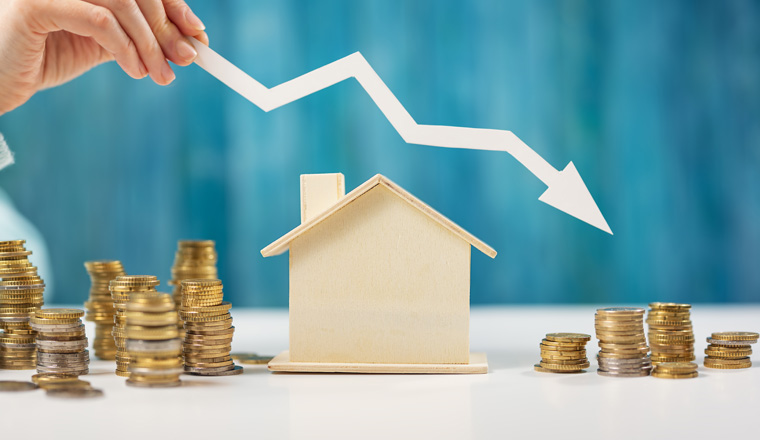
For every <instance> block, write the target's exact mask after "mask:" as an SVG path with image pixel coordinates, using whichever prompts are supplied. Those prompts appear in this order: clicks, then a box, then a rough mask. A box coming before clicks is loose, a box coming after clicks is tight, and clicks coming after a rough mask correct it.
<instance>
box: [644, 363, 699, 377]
mask: <svg viewBox="0 0 760 440" xmlns="http://www.w3.org/2000/svg"><path fill="white" fill-rule="evenodd" d="M697 368H699V366H698V365H697V364H695V363H694V362H664V363H661V364H659V365H657V366H656V367H655V369H654V371H659V372H662V373H673V374H675V373H688V372H692V371H697Z"/></svg>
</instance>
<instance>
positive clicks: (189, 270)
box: [169, 240, 219, 333]
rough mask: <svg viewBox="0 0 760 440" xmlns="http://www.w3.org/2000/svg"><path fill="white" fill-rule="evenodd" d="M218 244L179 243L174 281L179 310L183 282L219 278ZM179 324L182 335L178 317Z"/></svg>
mask: <svg viewBox="0 0 760 440" xmlns="http://www.w3.org/2000/svg"><path fill="white" fill-rule="evenodd" d="M215 246H216V243H214V241H213V240H180V241H179V242H178V243H177V253H176V254H175V255H174V266H172V279H171V280H170V281H169V285H170V286H174V292H173V295H174V302H175V303H176V304H177V308H178V309H179V307H180V303H181V302H182V286H181V283H182V280H191V279H206V280H213V279H216V278H218V277H219V276H218V275H217V269H216V262H217V254H216V247H215ZM177 324H178V326H179V328H180V333H183V332H184V328H183V325H182V324H183V321H182V319H181V318H179V317H178V321H177Z"/></svg>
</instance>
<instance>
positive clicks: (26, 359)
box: [0, 240, 45, 370]
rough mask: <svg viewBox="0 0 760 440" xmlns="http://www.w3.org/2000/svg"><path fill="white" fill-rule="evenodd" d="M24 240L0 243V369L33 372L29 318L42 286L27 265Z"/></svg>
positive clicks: (34, 358)
mask: <svg viewBox="0 0 760 440" xmlns="http://www.w3.org/2000/svg"><path fill="white" fill-rule="evenodd" d="M24 243H26V241H24V240H10V241H0V328H2V329H3V333H0V369H6V370H33V369H35V368H36V365H37V351H36V345H35V341H34V330H32V328H31V327H30V326H29V318H31V317H32V316H34V313H35V312H36V311H37V310H38V309H39V308H40V307H42V304H43V293H44V291H45V283H44V281H42V278H40V277H39V276H38V275H37V268H36V267H35V266H33V265H32V263H30V262H29V259H28V257H29V255H31V254H32V252H31V251H27V250H26V249H25V247H24Z"/></svg>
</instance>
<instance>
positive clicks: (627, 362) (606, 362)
mask: <svg viewBox="0 0 760 440" xmlns="http://www.w3.org/2000/svg"><path fill="white" fill-rule="evenodd" d="M596 360H597V363H599V364H600V365H601V364H604V365H649V364H651V363H652V360H651V359H649V358H646V359H613V360H610V359H608V358H597V359H596Z"/></svg>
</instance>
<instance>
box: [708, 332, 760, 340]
mask: <svg viewBox="0 0 760 440" xmlns="http://www.w3.org/2000/svg"><path fill="white" fill-rule="evenodd" d="M758 337H760V334H758V333H755V332H718V333H713V334H712V338H713V339H716V340H718V341H757V340H758Z"/></svg>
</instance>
